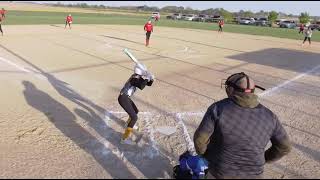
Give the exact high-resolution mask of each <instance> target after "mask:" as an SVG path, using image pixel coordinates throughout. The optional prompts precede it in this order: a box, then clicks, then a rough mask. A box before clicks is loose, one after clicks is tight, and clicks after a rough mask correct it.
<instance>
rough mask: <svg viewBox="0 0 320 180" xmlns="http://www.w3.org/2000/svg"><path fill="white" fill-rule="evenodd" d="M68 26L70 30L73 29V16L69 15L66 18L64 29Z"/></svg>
mask: <svg viewBox="0 0 320 180" xmlns="http://www.w3.org/2000/svg"><path fill="white" fill-rule="evenodd" d="M67 24H69V28H70V29H71V24H72V16H71V14H69V15H68V16H67V18H66V25H65V27H64V28H66V27H67Z"/></svg>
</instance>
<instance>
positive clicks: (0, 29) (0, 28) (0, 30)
mask: <svg viewBox="0 0 320 180" xmlns="http://www.w3.org/2000/svg"><path fill="white" fill-rule="evenodd" d="M0 32H1V33H3V31H2V27H1V24H0Z"/></svg>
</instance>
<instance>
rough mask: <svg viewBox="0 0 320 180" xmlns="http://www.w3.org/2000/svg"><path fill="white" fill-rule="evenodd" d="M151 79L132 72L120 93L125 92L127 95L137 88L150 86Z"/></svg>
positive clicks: (141, 88) (130, 94)
mask: <svg viewBox="0 0 320 180" xmlns="http://www.w3.org/2000/svg"><path fill="white" fill-rule="evenodd" d="M152 83H153V80H150V81H149V80H148V79H143V78H142V77H141V76H140V75H137V74H133V75H132V76H131V77H130V78H129V79H128V81H127V82H126V83H125V85H124V86H123V88H122V89H121V91H120V93H121V94H126V95H128V96H129V97H130V96H132V95H133V94H134V92H135V91H136V89H137V88H139V89H140V90H143V89H144V88H145V87H146V86H151V85H152Z"/></svg>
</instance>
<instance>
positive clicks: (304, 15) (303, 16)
mask: <svg viewBox="0 0 320 180" xmlns="http://www.w3.org/2000/svg"><path fill="white" fill-rule="evenodd" d="M299 21H300V23H303V24H305V23H307V22H309V21H310V16H309V13H307V12H304V13H301V14H300V16H299Z"/></svg>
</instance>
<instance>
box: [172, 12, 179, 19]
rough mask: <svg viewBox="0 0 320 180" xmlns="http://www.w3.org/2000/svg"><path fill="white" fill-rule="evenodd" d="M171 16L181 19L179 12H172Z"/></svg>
mask: <svg viewBox="0 0 320 180" xmlns="http://www.w3.org/2000/svg"><path fill="white" fill-rule="evenodd" d="M172 17H173V19H174V20H180V19H181V14H179V13H174V14H173V15H172Z"/></svg>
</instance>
